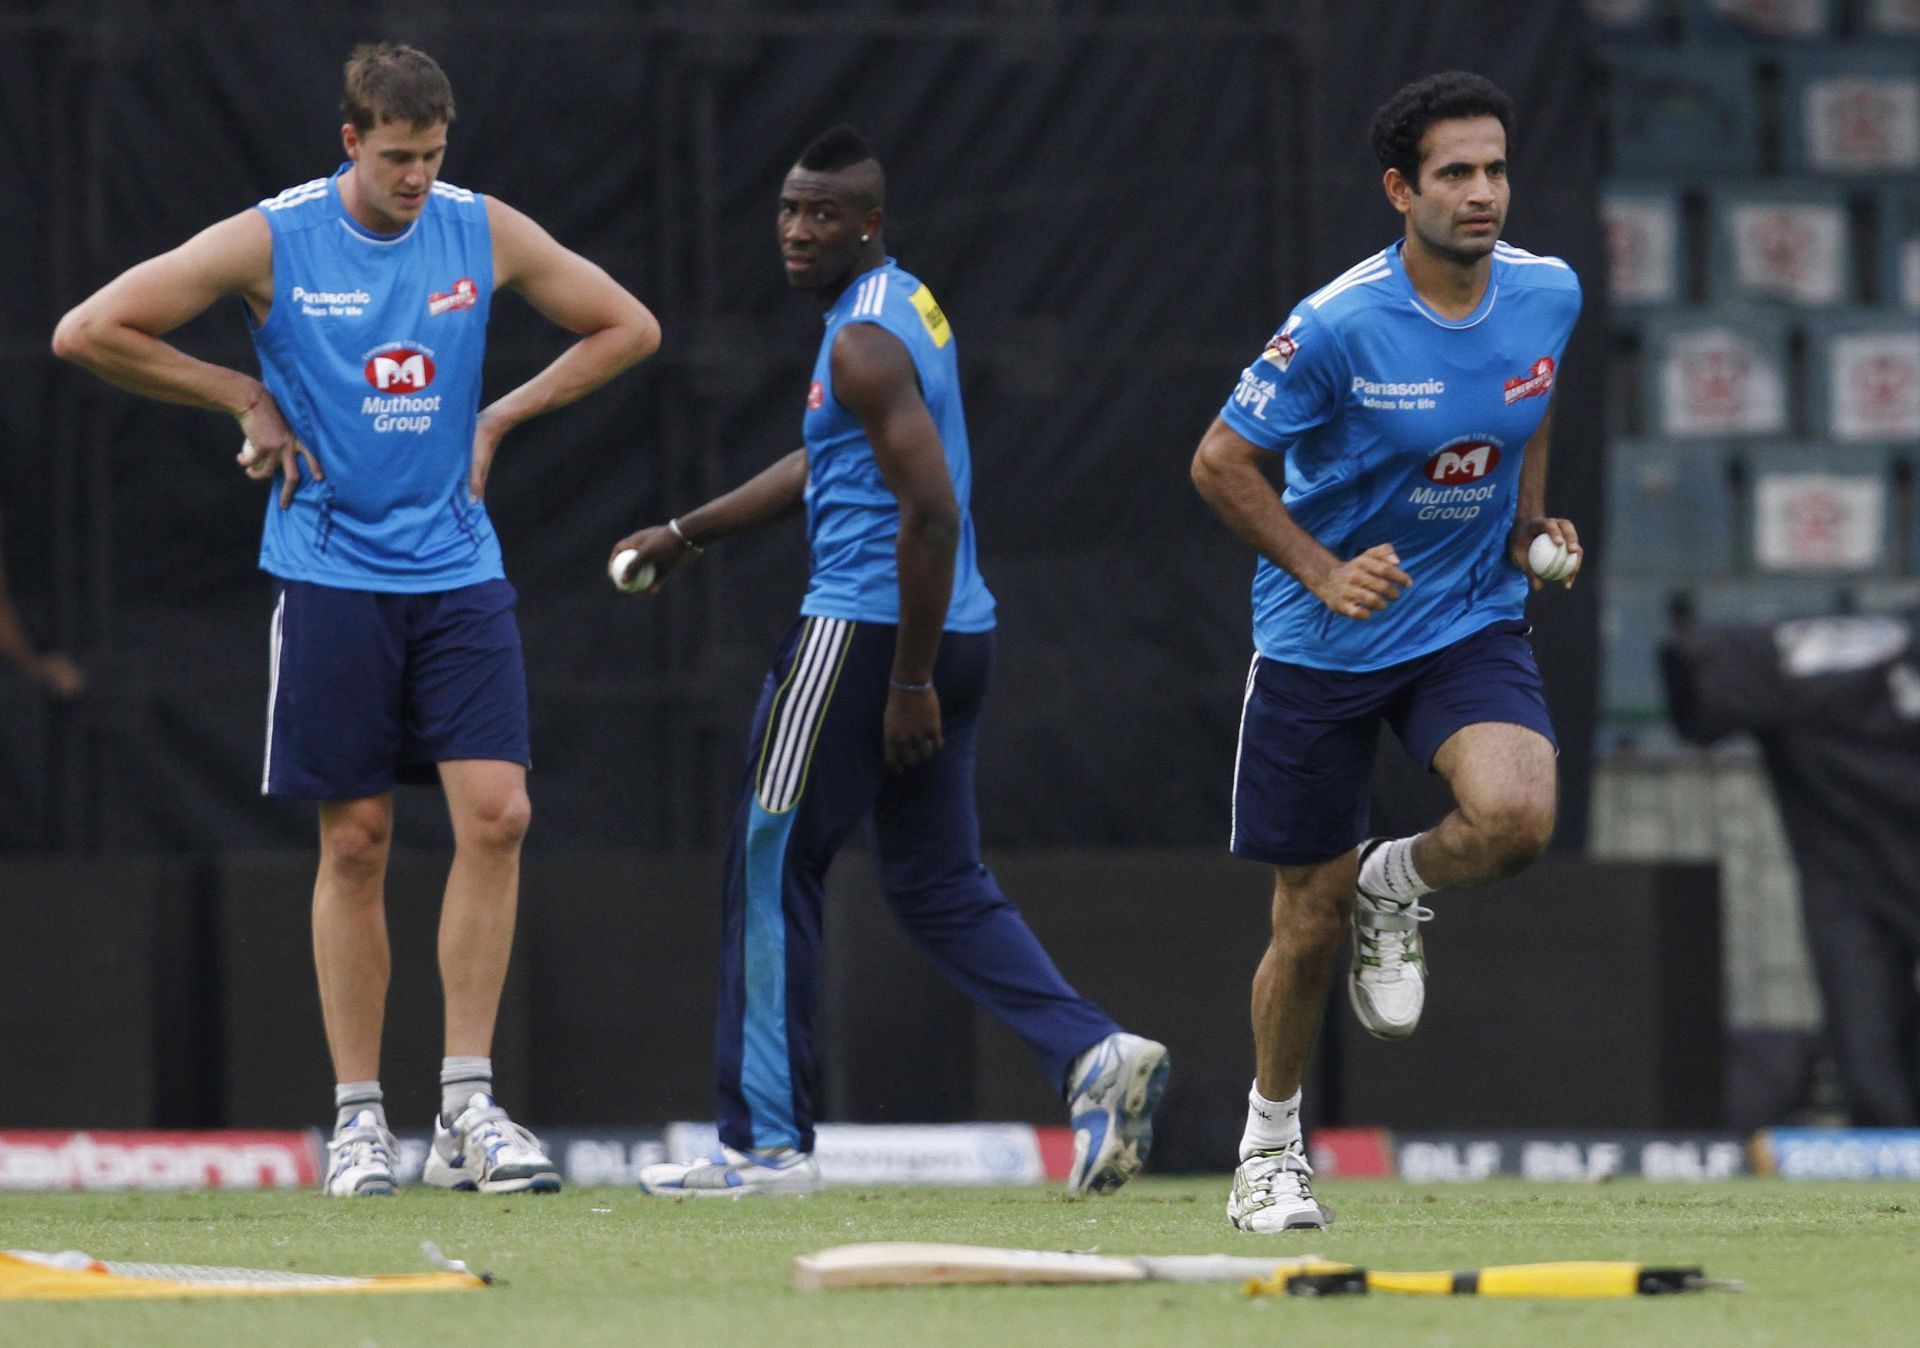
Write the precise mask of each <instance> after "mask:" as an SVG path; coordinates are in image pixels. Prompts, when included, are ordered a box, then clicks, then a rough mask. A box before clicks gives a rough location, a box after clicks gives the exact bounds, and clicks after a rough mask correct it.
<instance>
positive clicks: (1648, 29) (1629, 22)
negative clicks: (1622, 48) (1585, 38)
mask: <svg viewBox="0 0 1920 1348" xmlns="http://www.w3.org/2000/svg"><path fill="white" fill-rule="evenodd" d="M1581 8H1582V9H1584V10H1586V12H1587V25H1588V27H1590V28H1592V29H1593V31H1594V32H1596V33H1598V34H1600V35H1602V36H1604V37H1652V36H1654V35H1655V34H1657V33H1658V32H1659V31H1660V25H1661V20H1662V19H1664V18H1665V17H1666V12H1667V4H1666V0H1582V3H1581Z"/></svg>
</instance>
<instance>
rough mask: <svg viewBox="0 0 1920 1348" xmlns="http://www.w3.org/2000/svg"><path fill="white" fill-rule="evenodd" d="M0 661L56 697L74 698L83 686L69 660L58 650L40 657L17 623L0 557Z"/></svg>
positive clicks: (17, 614)
mask: <svg viewBox="0 0 1920 1348" xmlns="http://www.w3.org/2000/svg"><path fill="white" fill-rule="evenodd" d="M0 659H5V660H7V661H10V662H11V663H12V664H14V665H15V666H17V667H18V668H19V670H20V672H21V673H22V674H25V675H26V676H27V677H28V678H30V679H33V680H35V681H36V682H38V683H42V684H44V685H46V687H47V689H48V690H49V691H50V692H52V693H53V694H54V695H55V696H57V697H74V696H76V695H78V694H79V693H81V692H83V691H84V690H85V689H86V686H87V676H86V675H85V674H84V673H82V672H81V670H80V667H79V666H78V665H76V664H74V663H73V661H71V660H69V659H68V658H67V657H66V656H64V655H62V654H61V653H60V652H59V651H49V652H47V653H46V654H44V655H43V654H41V653H40V651H38V650H36V649H35V648H34V644H33V639H32V638H31V637H29V636H28V635H27V629H26V626H25V624H23V623H22V622H21V621H20V611H19V610H18V609H16V608H15V607H14V606H13V595H12V594H11V593H10V592H9V591H8V589H7V573H6V563H5V560H4V558H0Z"/></svg>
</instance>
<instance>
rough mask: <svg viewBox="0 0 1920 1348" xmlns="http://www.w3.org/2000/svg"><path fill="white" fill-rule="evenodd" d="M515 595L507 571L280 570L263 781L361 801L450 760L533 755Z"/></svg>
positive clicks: (427, 778)
mask: <svg viewBox="0 0 1920 1348" xmlns="http://www.w3.org/2000/svg"><path fill="white" fill-rule="evenodd" d="M517 599H518V596H517V595H515V594H514V590H513V586H511V585H509V584H508V583H507V582H506V581H504V580H488V581H482V582H481V583H480V584H478V585H466V586H462V587H461V588H459V589H457V590H444V591H440V592H438V593H434V594H377V593H374V592H372V591H368V590H342V589H336V588H334V587H333V586H330V585H314V584H310V583H308V582H306V581H298V580H276V581H275V582H274V603H273V646H272V662H273V663H272V666H271V670H272V674H271V683H270V685H269V689H270V691H269V692H268V695H267V761H266V765H265V767H264V769H263V770H262V772H261V778H260V790H261V791H262V792H263V793H264V794H266V795H269V796H300V797H304V798H306V799H309V800H355V799H358V798H359V797H362V796H377V795H381V794H384V793H385V792H387V791H390V790H392V789H393V786H394V784H395V783H396V782H431V781H432V780H433V779H434V775H435V774H434V765H435V764H436V763H444V762H447V761H449V760H451V759H463V758H484V759H495V760H498V761H501V762H507V763H520V764H529V763H531V761H532V756H531V754H530V753H529V752H528V747H527V674H526V668H525V665H524V664H523V662H522V660H521V655H520V628H519V625H518V624H517V623H515V621H514V617H513V607H514V604H515V602H516V601H517Z"/></svg>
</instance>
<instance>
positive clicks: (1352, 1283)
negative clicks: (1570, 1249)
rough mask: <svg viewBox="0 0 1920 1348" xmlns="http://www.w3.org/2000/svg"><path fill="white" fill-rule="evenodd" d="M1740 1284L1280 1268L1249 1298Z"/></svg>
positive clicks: (1702, 1278)
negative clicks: (1282, 1294) (1284, 1295)
mask: <svg viewBox="0 0 1920 1348" xmlns="http://www.w3.org/2000/svg"><path fill="white" fill-rule="evenodd" d="M1739 1289H1740V1284H1739V1283H1738V1282H1732V1281H1728V1280H1725V1279H1714V1278H1709V1277H1707V1275H1706V1274H1705V1273H1704V1272H1703V1271H1702V1270H1700V1269H1698V1268H1686V1267H1671V1268H1666V1267H1653V1266H1650V1265H1646V1264H1629V1263H1622V1262H1614V1261H1600V1260H1574V1261H1567V1262H1562V1263H1551V1264H1508V1265H1504V1266H1495V1267H1492V1268H1478V1269H1466V1270H1463V1271H1460V1272H1453V1273H1447V1272H1436V1273H1391V1272H1387V1271H1385V1270H1374V1269H1365V1268H1356V1267H1346V1268H1315V1269H1308V1270H1305V1271H1299V1272H1295V1271H1291V1270H1288V1269H1285V1268H1280V1269H1275V1270H1274V1271H1273V1273H1272V1274H1271V1275H1270V1276H1267V1277H1263V1278H1250V1279H1248V1281H1247V1284H1246V1286H1245V1287H1244V1288H1243V1289H1242V1290H1243V1291H1244V1292H1245V1293H1246V1295H1248V1296H1279V1295H1280V1294H1281V1293H1283V1292H1284V1293H1286V1294H1287V1295H1289V1296H1303V1297H1325V1296H1356V1295H1364V1294H1365V1293H1368V1292H1391V1293H1396V1294H1398V1295H1401V1296H1442V1297H1444V1296H1456V1297H1460V1296H1469V1297H1470V1296H1478V1297H1561V1298H1595V1297H1633V1296H1664V1295H1667V1294H1669V1293H1673V1292H1704V1291H1709V1290H1723V1291H1738V1290H1739Z"/></svg>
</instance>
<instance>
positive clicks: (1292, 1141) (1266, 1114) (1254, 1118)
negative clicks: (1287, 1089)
mask: <svg viewBox="0 0 1920 1348" xmlns="http://www.w3.org/2000/svg"><path fill="white" fill-rule="evenodd" d="M1300 1145H1301V1141H1300V1092H1299V1091H1295V1092H1294V1093H1293V1094H1292V1095H1290V1096H1288V1097H1287V1098H1286V1099H1285V1100H1278V1101H1276V1100H1269V1099H1267V1098H1266V1097H1265V1096H1264V1095H1262V1094H1260V1083H1259V1082H1257V1081H1256V1082H1254V1083H1253V1085H1252V1087H1251V1088H1249V1089H1248V1091H1247V1131H1246V1132H1244V1133H1242V1134H1241V1135H1240V1159H1241V1160H1243V1161H1244V1160H1246V1159H1247V1158H1248V1157H1249V1156H1252V1155H1253V1154H1254V1153H1255V1152H1261V1151H1280V1150H1282V1149H1284V1148H1287V1147H1298V1146H1300Z"/></svg>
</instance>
